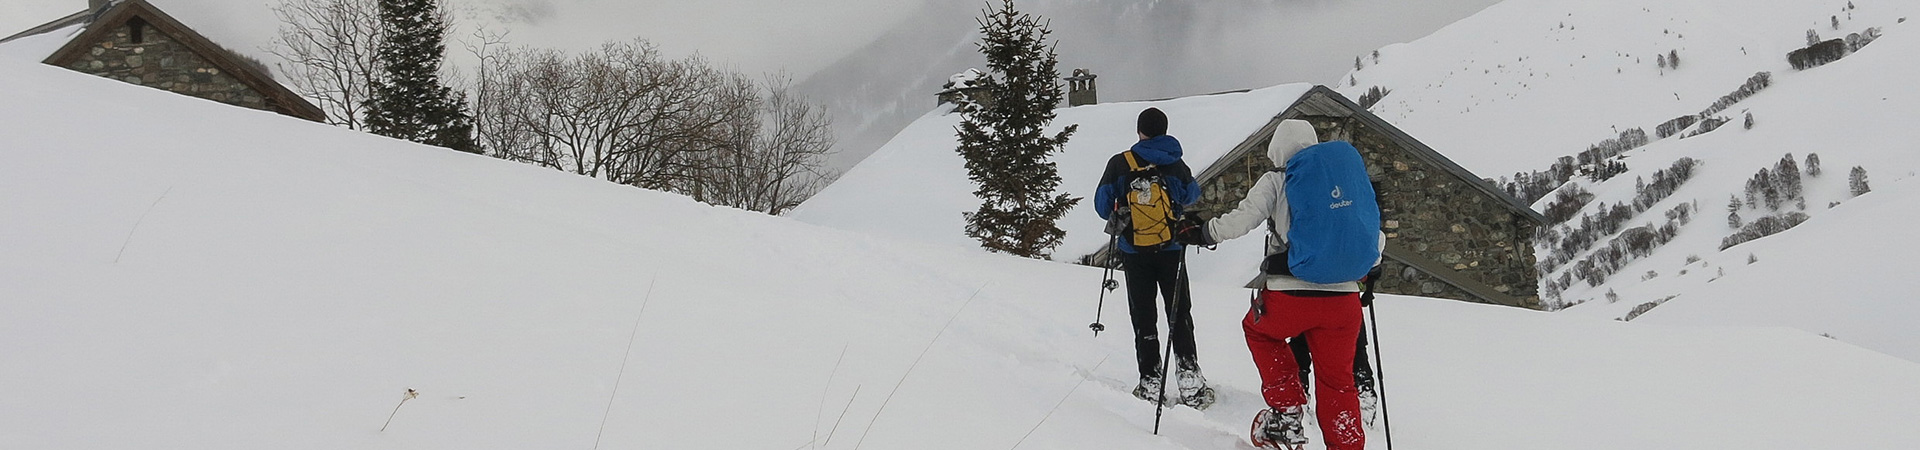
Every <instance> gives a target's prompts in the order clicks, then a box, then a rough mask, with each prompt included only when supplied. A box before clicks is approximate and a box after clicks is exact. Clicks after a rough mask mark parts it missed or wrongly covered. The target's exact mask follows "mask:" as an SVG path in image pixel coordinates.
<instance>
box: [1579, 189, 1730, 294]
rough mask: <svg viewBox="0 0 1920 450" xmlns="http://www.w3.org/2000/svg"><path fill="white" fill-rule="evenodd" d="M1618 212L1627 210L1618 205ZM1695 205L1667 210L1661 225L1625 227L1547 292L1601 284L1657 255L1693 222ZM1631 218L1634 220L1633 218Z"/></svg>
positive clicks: (1679, 206)
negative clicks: (1579, 282) (1583, 283)
mask: <svg viewBox="0 0 1920 450" xmlns="http://www.w3.org/2000/svg"><path fill="white" fill-rule="evenodd" d="M1615 209H1616V212H1617V211H1621V210H1622V209H1623V207H1622V206H1615ZM1693 212H1694V208H1693V204H1692V203H1681V204H1680V205H1678V206H1675V207H1673V209H1670V210H1667V211H1666V213H1665V216H1666V218H1667V221H1666V222H1665V223H1662V224H1661V225H1659V226H1655V225H1654V224H1653V223H1652V222H1648V223H1647V224H1646V225H1642V226H1638V227H1633V228H1627V229H1625V230H1621V231H1620V232H1619V233H1620V235H1619V236H1616V237H1614V238H1613V240H1611V241H1608V242H1607V244H1606V245H1604V246H1600V247H1599V248H1596V249H1594V251H1593V253H1592V254H1589V255H1587V257H1586V258H1584V259H1581V260H1580V261H1579V262H1578V263H1575V264H1573V265H1572V268H1570V269H1568V270H1567V271H1566V272H1565V273H1563V274H1561V276H1560V278H1558V279H1553V280H1551V281H1550V282H1548V283H1547V285H1546V286H1545V291H1546V292H1548V293H1551V294H1552V295H1553V296H1556V297H1557V296H1558V295H1559V293H1561V292H1565V291H1566V290H1567V289H1568V288H1571V287H1572V286H1573V283H1574V282H1575V281H1584V282H1586V283H1587V285H1588V286H1596V287H1597V286H1600V285H1601V284H1604V283H1606V282H1607V279H1608V278H1609V277H1611V276H1613V274H1615V273H1618V272H1619V271H1620V269H1621V268H1622V267H1626V265H1627V264H1628V263H1631V262H1633V261H1635V260H1638V259H1641V258H1645V257H1648V256H1651V255H1653V251H1654V250H1656V249H1659V248H1660V246H1662V245H1666V244H1667V243H1668V242H1672V241H1673V239H1674V238H1675V237H1677V236H1679V235H1680V227H1683V226H1686V225H1687V224H1688V223H1690V222H1692V221H1693ZM1629 220H1630V219H1629Z"/></svg>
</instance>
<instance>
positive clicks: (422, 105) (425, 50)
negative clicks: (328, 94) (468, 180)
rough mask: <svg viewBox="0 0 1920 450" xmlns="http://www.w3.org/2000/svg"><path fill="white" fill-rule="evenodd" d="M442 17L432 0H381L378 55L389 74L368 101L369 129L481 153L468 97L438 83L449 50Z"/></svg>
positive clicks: (376, 86)
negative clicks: (468, 111) (474, 130)
mask: <svg viewBox="0 0 1920 450" xmlns="http://www.w3.org/2000/svg"><path fill="white" fill-rule="evenodd" d="M441 17H442V13H441V11H440V7H439V5H437V4H435V3H434V1H433V0H380V23H381V30H382V31H381V32H382V35H383V36H384V39H382V40H381V42H380V49H379V54H378V55H379V56H378V58H379V59H380V62H381V66H382V67H384V68H385V69H386V76H384V77H381V78H380V79H379V80H377V81H376V82H375V83H374V86H373V91H372V98H370V99H369V101H368V102H367V131H369V132H372V133H375V134H379V135H382V136H388V137H393V138H398V139H406V140H409V141H414V142H419V143H423V144H428V145H436V146H441V147H446V148H450V149H454V150H459V151H463V152H468V153H479V152H480V148H479V145H477V144H475V143H474V138H473V119H472V116H470V115H469V114H468V113H467V101H466V96H465V95H464V94H460V93H456V92H454V91H453V89H451V88H448V87H447V86H446V85H444V84H442V83H441V82H440V65H441V63H442V60H443V59H445V57H446V51H447V47H446V43H445V42H444V41H445V38H446V34H447V24H446V22H445V21H443V20H442V19H441Z"/></svg>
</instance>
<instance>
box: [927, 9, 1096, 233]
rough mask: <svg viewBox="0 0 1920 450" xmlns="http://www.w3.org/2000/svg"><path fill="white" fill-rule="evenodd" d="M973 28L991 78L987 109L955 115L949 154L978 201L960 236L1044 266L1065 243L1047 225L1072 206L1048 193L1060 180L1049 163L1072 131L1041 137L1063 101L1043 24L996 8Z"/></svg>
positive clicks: (984, 83) (1064, 198)
mask: <svg viewBox="0 0 1920 450" xmlns="http://www.w3.org/2000/svg"><path fill="white" fill-rule="evenodd" d="M979 23H980V34H981V42H980V43H979V44H977V46H978V47H979V49H980V53H982V54H983V55H984V56H986V59H987V67H988V69H989V70H990V71H991V72H992V75H993V76H990V77H985V78H983V79H981V80H980V87H983V88H985V89H986V90H987V91H988V92H989V93H990V94H991V95H992V96H993V99H994V101H993V103H992V104H991V105H986V107H984V108H978V109H976V110H972V111H967V112H963V113H962V114H961V118H962V120H961V122H960V126H959V139H960V146H959V148H958V149H957V151H958V152H959V153H960V156H961V157H963V158H964V159H965V160H966V167H967V178H968V179H970V180H973V182H974V184H976V185H978V186H979V189H977V190H975V191H974V195H976V196H979V197H980V200H981V203H980V209H979V210H977V211H974V212H970V213H964V216H965V217H966V221H967V225H966V231H967V236H969V237H973V238H975V239H978V240H980V245H981V246H982V247H985V248H987V249H988V250H992V251H996V252H1004V253H1009V254H1014V255H1019V256H1025V257H1029V258H1047V257H1050V256H1051V254H1052V253H1053V249H1054V247H1058V246H1059V245H1060V241H1061V239H1062V238H1065V237H1066V231H1063V230H1061V229H1060V227H1059V226H1057V225H1055V222H1057V221H1058V220H1059V219H1060V217H1061V216H1063V215H1066V213H1067V210H1069V209H1071V208H1073V205H1074V204H1076V203H1079V201H1080V199H1078V198H1073V197H1069V196H1067V195H1066V194H1064V193H1056V191H1057V188H1058V187H1059V185H1060V173H1059V169H1058V168H1057V167H1055V166H1054V163H1053V161H1052V160H1051V155H1052V154H1053V153H1056V152H1059V151H1061V150H1062V149H1063V148H1064V147H1065V145H1066V143H1067V138H1068V137H1070V136H1072V135H1073V132H1074V131H1076V130H1078V129H1079V126H1077V125H1075V126H1068V127H1066V129H1064V130H1061V131H1060V132H1059V133H1057V134H1054V135H1052V136H1047V135H1045V134H1043V133H1042V130H1045V129H1046V127H1047V124H1048V123H1050V122H1052V121H1053V117H1054V112H1053V109H1054V107H1055V106H1058V105H1059V104H1060V99H1061V98H1062V97H1063V95H1062V93H1061V87H1060V73H1059V71H1058V70H1056V69H1055V68H1054V66H1055V64H1056V57H1055V54H1054V51H1053V46H1052V45H1051V44H1049V43H1048V42H1047V36H1048V35H1049V34H1051V31H1050V30H1048V29H1047V25H1046V22H1044V21H1042V20H1040V19H1038V18H1035V17H1034V16H1032V15H1029V14H1026V13H1022V12H1020V11H1018V10H1015V9H1014V6H1013V0H1004V3H1002V4H1001V6H1000V8H999V9H992V10H988V11H985V17H982V18H981V19H979Z"/></svg>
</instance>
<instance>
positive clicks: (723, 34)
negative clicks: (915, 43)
mask: <svg viewBox="0 0 1920 450" xmlns="http://www.w3.org/2000/svg"><path fill="white" fill-rule="evenodd" d="M148 1H149V2H151V3H153V4H154V5H156V6H159V7H160V9H162V10H165V11H167V13H168V14H172V15H174V16H175V17H178V18H180V20H181V21H183V22H186V23H187V25H189V26H192V27H194V28H195V29H197V30H199V31H200V32H201V33H203V34H206V35H207V36H208V37H210V38H212V39H214V40H215V41H219V42H220V43H222V44H224V45H226V46H228V47H231V48H233V49H235V50H239V51H243V52H249V53H253V54H255V56H265V55H264V53H263V52H259V51H258V49H259V47H262V46H265V45H267V44H268V43H269V40H270V39H271V38H272V37H273V34H274V32H275V30H276V29H277V28H278V26H279V25H278V24H277V23H275V21H274V18H273V15H272V12H271V10H270V9H269V8H270V5H272V4H275V3H277V2H278V0H148ZM444 4H445V5H447V7H448V8H450V9H453V10H455V11H456V15H457V16H458V17H461V18H463V19H465V22H466V23H465V25H475V24H487V25H488V26H489V27H493V28H496V29H511V31H512V34H511V35H510V39H511V40H512V41H513V42H514V43H515V44H526V45H535V46H542V47H558V48H568V49H583V48H589V47H593V46H597V45H599V44H600V43H603V42H606V41H609V40H628V39H633V38H636V37H644V38H646V39H648V40H651V41H653V42H654V43H656V44H659V45H660V47H661V50H663V51H665V52H667V53H668V54H671V55H685V54H688V53H692V52H695V51H698V52H699V53H701V54H702V55H705V56H707V57H709V58H711V59H713V60H715V61H716V62H719V63H721V64H724V65H727V66H729V67H734V68H737V69H740V70H742V71H745V72H749V73H763V72H770V71H776V70H786V71H788V72H791V73H794V74H796V75H805V74H807V73H811V72H813V71H814V70H818V69H819V68H821V67H823V66H825V65H827V64H829V63H832V62H833V61H834V60H837V59H839V58H840V57H841V56H843V55H845V54H846V53H847V52H850V51H852V50H853V49H855V48H857V47H859V46H860V45H863V44H865V43H867V42H868V41H871V40H872V39H873V38H874V37H875V36H877V35H879V34H880V33H881V32H883V31H885V30H886V29H888V28H889V27H892V26H893V25H894V24H895V23H897V22H898V21H900V20H901V19H902V18H903V17H904V16H905V14H907V13H909V12H912V11H913V10H915V9H917V8H918V6H919V4H920V1H918V0H805V1H793V0H696V1H690V0H451V1H445V2H444ZM86 5H87V2H86V0H0V36H7V35H12V34H14V33H16V32H19V31H21V30H25V29H27V28H31V27H33V26H35V25H39V24H42V23H45V22H47V21H50V20H53V19H55V18H59V17H61V16H65V15H67V14H69V13H72V12H75V11H79V10H82V9H85V8H86ZM449 47H450V49H451V50H453V51H455V52H456V53H457V52H458V44H451V45H449ZM455 56H459V55H455Z"/></svg>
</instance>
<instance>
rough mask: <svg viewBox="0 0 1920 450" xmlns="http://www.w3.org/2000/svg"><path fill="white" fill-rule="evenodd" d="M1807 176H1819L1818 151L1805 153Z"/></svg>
mask: <svg viewBox="0 0 1920 450" xmlns="http://www.w3.org/2000/svg"><path fill="white" fill-rule="evenodd" d="M1807 176H1810V177H1817V176H1820V154H1819V153H1808V154H1807Z"/></svg>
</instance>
